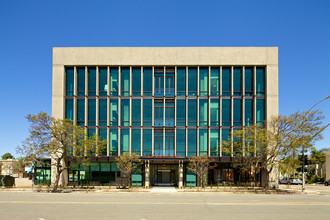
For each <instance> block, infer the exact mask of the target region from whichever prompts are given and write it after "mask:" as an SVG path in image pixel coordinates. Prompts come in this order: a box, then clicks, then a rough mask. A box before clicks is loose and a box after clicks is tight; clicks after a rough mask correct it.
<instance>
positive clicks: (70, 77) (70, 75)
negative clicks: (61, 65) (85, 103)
mask: <svg viewBox="0 0 330 220" xmlns="http://www.w3.org/2000/svg"><path fill="white" fill-rule="evenodd" d="M65 80H66V84H65V88H66V96H73V93H74V68H66V78H65Z"/></svg>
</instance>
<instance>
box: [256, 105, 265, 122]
mask: <svg viewBox="0 0 330 220" xmlns="http://www.w3.org/2000/svg"><path fill="white" fill-rule="evenodd" d="M256 107H257V109H256V113H257V118H256V119H257V124H258V125H263V121H264V120H265V101H264V100H263V99H257V106H256Z"/></svg>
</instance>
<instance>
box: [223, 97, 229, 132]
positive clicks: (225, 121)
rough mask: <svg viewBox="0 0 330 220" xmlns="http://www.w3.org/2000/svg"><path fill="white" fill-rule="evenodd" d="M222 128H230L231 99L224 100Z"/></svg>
mask: <svg viewBox="0 0 330 220" xmlns="http://www.w3.org/2000/svg"><path fill="white" fill-rule="evenodd" d="M222 126H230V99H222Z"/></svg>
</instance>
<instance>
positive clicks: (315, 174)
mask: <svg viewBox="0 0 330 220" xmlns="http://www.w3.org/2000/svg"><path fill="white" fill-rule="evenodd" d="M317 176H318V175H317V163H316V162H315V178H316V177H317Z"/></svg>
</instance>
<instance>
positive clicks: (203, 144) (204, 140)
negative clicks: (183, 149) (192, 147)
mask: <svg viewBox="0 0 330 220" xmlns="http://www.w3.org/2000/svg"><path fill="white" fill-rule="evenodd" d="M207 144H208V135H207V129H199V156H207Z"/></svg>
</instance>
